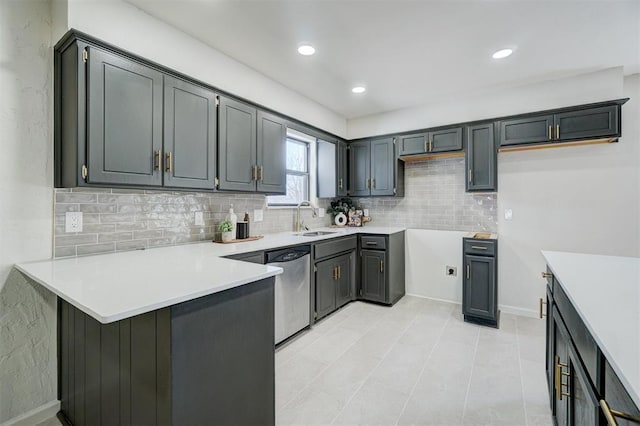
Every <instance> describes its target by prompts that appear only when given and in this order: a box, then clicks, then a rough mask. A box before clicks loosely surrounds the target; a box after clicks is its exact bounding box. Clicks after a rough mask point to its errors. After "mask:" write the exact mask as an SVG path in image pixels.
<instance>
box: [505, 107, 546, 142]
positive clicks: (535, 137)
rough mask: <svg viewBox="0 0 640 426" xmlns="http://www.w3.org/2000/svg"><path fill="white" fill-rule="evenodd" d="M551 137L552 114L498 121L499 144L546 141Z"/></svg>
mask: <svg viewBox="0 0 640 426" xmlns="http://www.w3.org/2000/svg"><path fill="white" fill-rule="evenodd" d="M552 138H553V115H552V114H549V115H539V116H534V117H527V118H519V119H516V120H507V121H502V122H501V123H500V146H508V145H521V144H528V143H534V142H548V141H551V140H552Z"/></svg>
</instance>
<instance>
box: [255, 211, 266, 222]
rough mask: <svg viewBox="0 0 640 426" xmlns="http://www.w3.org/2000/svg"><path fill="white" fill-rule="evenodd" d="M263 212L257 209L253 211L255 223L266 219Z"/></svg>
mask: <svg viewBox="0 0 640 426" xmlns="http://www.w3.org/2000/svg"><path fill="white" fill-rule="evenodd" d="M263 213H264V212H263V210H262V209H256V210H254V211H253V221H254V222H262V221H263V219H264V215H263Z"/></svg>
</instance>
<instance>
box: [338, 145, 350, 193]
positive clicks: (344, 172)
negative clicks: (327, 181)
mask: <svg viewBox="0 0 640 426" xmlns="http://www.w3.org/2000/svg"><path fill="white" fill-rule="evenodd" d="M336 147H337V150H338V161H337V168H338V172H337V173H336V184H337V190H336V195H337V196H338V197H345V196H346V195H347V191H348V188H349V175H348V164H349V154H348V149H347V144H346V143H345V142H342V141H338V142H337V144H336Z"/></svg>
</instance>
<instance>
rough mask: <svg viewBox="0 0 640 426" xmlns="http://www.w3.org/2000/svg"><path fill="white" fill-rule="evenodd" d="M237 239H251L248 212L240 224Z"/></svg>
mask: <svg viewBox="0 0 640 426" xmlns="http://www.w3.org/2000/svg"><path fill="white" fill-rule="evenodd" d="M236 238H237V239H239V240H244V239H245V238H249V212H246V213H245V214H244V220H243V221H240V222H238V232H237V233H236Z"/></svg>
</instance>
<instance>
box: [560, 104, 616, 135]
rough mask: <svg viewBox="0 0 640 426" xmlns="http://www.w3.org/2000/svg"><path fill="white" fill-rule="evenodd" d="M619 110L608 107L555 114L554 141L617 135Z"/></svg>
mask: <svg viewBox="0 0 640 426" xmlns="http://www.w3.org/2000/svg"><path fill="white" fill-rule="evenodd" d="M619 108H620V107H619V106H618V105H610V106H604V107H598V108H588V109H581V110H578V111H571V112H563V113H560V114H556V115H555V116H554V118H555V121H554V122H555V128H554V139H556V140H561V141H565V140H572V139H585V138H598V137H606V136H616V135H619V133H620V127H619V124H620V123H619V122H620V120H619V115H618V110H619Z"/></svg>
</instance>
